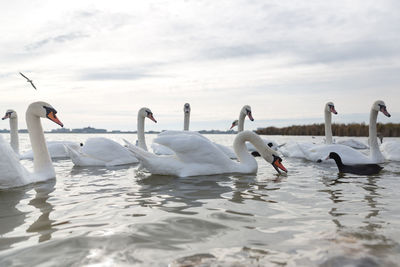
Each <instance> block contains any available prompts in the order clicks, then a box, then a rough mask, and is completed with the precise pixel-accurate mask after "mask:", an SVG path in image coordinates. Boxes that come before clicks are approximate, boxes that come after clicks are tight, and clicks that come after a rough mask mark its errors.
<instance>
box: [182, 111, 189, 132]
mask: <svg viewBox="0 0 400 267" xmlns="http://www.w3.org/2000/svg"><path fill="white" fill-rule="evenodd" d="M189 122H190V112H184V118H183V130H184V131H189Z"/></svg>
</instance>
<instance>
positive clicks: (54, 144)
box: [2, 109, 79, 159]
mask: <svg viewBox="0 0 400 267" xmlns="http://www.w3.org/2000/svg"><path fill="white" fill-rule="evenodd" d="M5 119H10V137H11V138H10V144H11V147H12V148H13V150H14V151H15V153H17V155H18V156H19V158H20V159H33V151H32V150H29V151H27V152H25V153H22V154H19V136H18V115H17V112H16V111H15V110H12V109H9V110H7V111H6V115H5V116H4V117H3V118H2V120H5ZM46 145H47V149H48V150H49V153H50V157H51V158H52V159H60V158H68V157H69V155H68V151H67V149H66V148H65V145H69V146H72V147H75V148H78V147H79V144H78V143H76V142H71V141H46Z"/></svg>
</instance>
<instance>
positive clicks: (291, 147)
mask: <svg viewBox="0 0 400 267" xmlns="http://www.w3.org/2000/svg"><path fill="white" fill-rule="evenodd" d="M379 111H380V112H382V113H383V114H384V115H385V116H388V117H390V114H389V113H388V112H387V110H386V105H385V103H384V102H383V101H381V100H378V101H375V102H374V103H373V105H372V107H371V112H370V123H369V140H370V155H369V156H368V155H365V154H363V153H362V152H360V151H357V150H354V149H353V148H351V147H348V146H345V145H340V144H320V145H315V144H312V143H309V142H305V143H291V144H287V145H285V147H283V148H281V152H282V154H283V155H284V156H287V157H299V158H304V159H307V160H311V161H318V160H323V159H325V158H326V157H327V155H329V153H330V152H336V153H337V154H339V155H340V157H341V158H342V161H343V163H344V164H364V163H382V162H384V161H385V159H384V157H383V155H382V153H381V151H380V150H379V145H378V141H377V136H376V135H377V133H376V120H377V116H378V112H379ZM329 162H332V163H333V160H329Z"/></svg>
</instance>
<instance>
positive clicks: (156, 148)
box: [151, 143, 174, 155]
mask: <svg viewBox="0 0 400 267" xmlns="http://www.w3.org/2000/svg"><path fill="white" fill-rule="evenodd" d="M151 149H153V152H154V154H156V155H173V154H174V151H172V150H171V149H169V148H168V147H166V146H163V145H160V144H157V143H152V144H151Z"/></svg>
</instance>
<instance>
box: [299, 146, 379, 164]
mask: <svg viewBox="0 0 400 267" xmlns="http://www.w3.org/2000/svg"><path fill="white" fill-rule="evenodd" d="M303 152H304V154H305V157H306V159H308V160H311V161H318V160H324V159H325V158H326V157H327V156H328V155H329V153H330V152H336V153H337V154H338V155H340V157H341V158H342V161H343V163H344V164H366V163H372V161H371V159H370V158H369V157H368V156H366V155H365V154H363V153H361V152H360V151H357V150H355V149H352V148H351V147H348V146H345V145H339V144H331V145H315V146H312V147H311V148H309V149H304V150H303ZM329 161H331V162H333V160H329Z"/></svg>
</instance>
